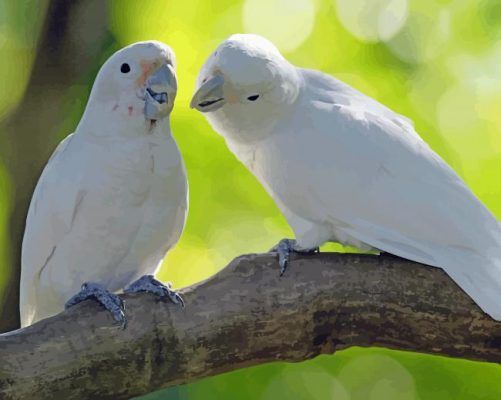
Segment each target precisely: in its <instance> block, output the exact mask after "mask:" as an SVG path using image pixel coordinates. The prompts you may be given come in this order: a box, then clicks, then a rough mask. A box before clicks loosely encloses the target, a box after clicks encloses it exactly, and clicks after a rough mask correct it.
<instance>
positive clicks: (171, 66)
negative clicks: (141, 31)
mask: <svg viewBox="0 0 501 400" xmlns="http://www.w3.org/2000/svg"><path fill="white" fill-rule="evenodd" d="M176 93H177V81H176V73H175V56H174V52H173V51H172V50H171V49H170V47H169V46H167V45H165V44H164V43H161V42H158V41H146V42H138V43H134V44H131V45H130V46H127V47H125V48H123V49H121V50H119V51H117V52H116V53H115V54H113V55H112V56H111V57H110V58H109V59H108V60H107V61H106V62H105V63H104V65H103V66H102V67H101V70H100V71H99V73H98V75H97V78H96V81H95V82H94V86H93V88H92V93H91V97H90V99H89V102H88V105H87V108H86V115H84V119H85V120H86V122H87V123H89V120H99V121H100V123H101V124H102V126H103V125H104V128H103V127H102V126H101V128H99V127H94V128H95V129H112V130H120V129H123V127H124V126H128V127H130V128H140V129H142V128H143V127H148V126H149V128H151V126H152V125H154V124H155V123H156V122H157V121H158V120H161V119H163V118H165V117H167V116H168V115H169V114H170V112H171V111H172V108H173V107H174V99H175V97H176ZM85 117H86V118H85ZM92 122H93V121H92ZM93 125H94V124H93ZM114 127H115V128H118V129H113V128H114ZM129 130H134V129H129Z"/></svg>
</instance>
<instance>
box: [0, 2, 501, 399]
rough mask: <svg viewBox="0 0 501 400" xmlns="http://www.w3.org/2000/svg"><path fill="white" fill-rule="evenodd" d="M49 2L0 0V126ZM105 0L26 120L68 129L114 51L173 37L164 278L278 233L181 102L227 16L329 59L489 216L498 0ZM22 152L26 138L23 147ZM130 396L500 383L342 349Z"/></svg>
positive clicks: (14, 102) (336, 395)
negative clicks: (82, 48) (173, 158)
mask: <svg viewBox="0 0 501 400" xmlns="http://www.w3.org/2000/svg"><path fill="white" fill-rule="evenodd" d="M47 4H48V2H47V1H28V0H23V1H17V2H13V1H9V0H0V54H1V56H2V61H1V62H0V126H1V123H2V121H6V120H7V119H8V118H9V117H10V116H11V115H12V114H13V112H14V111H15V110H16V108H17V107H19V106H22V101H23V97H24V96H25V95H27V93H25V90H26V87H27V85H28V82H29V78H30V74H31V71H32V65H33V62H34V59H35V55H36V49H37V38H38V37H39V35H40V30H41V29H40V27H41V26H42V23H43V21H44V18H45V15H46V10H47ZM108 5H109V7H108V13H107V15H106V21H107V22H106V23H107V29H108V33H109V37H110V38H111V40H110V41H109V44H108V46H106V48H105V49H103V50H102V52H101V53H100V54H93V55H92V56H93V59H94V60H95V61H94V65H93V67H92V68H91V70H89V71H87V73H86V74H84V75H85V76H86V78H85V81H84V82H82V81H81V80H80V81H75V84H74V85H73V86H70V87H68V88H67V93H68V102H67V105H66V106H65V107H64V109H63V110H61V123H60V124H59V125H58V126H57V127H54V129H53V130H51V131H49V132H36V135H37V136H38V137H40V136H42V139H43V138H44V136H43V135H46V138H47V139H49V138H50V139H51V140H55V139H57V140H60V139H62V138H63V137H64V136H66V135H67V134H68V133H70V131H71V130H72V129H74V127H75V126H76V123H77V122H78V120H79V118H80V115H81V112H82V110H83V107H84V106H85V100H86V97H87V95H88V93H89V90H90V87H91V85H92V82H93V78H94V76H95V73H96V71H97V69H98V68H99V66H100V64H101V63H102V62H103V61H104V60H105V59H106V57H107V56H108V55H109V54H110V53H111V52H112V51H114V50H116V49H117V48H119V47H121V46H123V45H126V44H129V43H131V42H134V41H138V40H146V39H157V40H161V41H164V42H166V43H168V44H169V45H170V46H171V47H172V48H173V49H174V51H175V52H176V54H177V60H178V79H179V93H178V97H177V100H176V105H175V109H174V112H173V114H172V117H171V120H172V127H173V131H174V136H175V138H176V140H177V142H178V144H179V146H180V148H181V151H182V153H183V156H184V159H185V162H186V166H187V169H188V175H189V182H190V214H189V218H188V221H187V225H186V229H185V231H184V234H183V236H182V239H181V241H180V243H179V244H178V246H177V247H176V248H175V249H174V250H173V251H172V252H171V253H170V254H169V256H168V257H167V259H166V261H165V263H164V265H163V266H162V269H161V271H160V274H159V277H160V278H161V279H163V280H170V281H172V282H173V283H174V286H176V287H181V286H186V285H189V284H191V283H193V282H196V281H198V280H201V279H204V278H206V277H208V276H210V275H212V274H214V273H215V272H217V271H218V270H219V269H220V268H222V267H223V266H224V265H226V264H227V262H228V261H229V260H231V259H232V258H234V257H235V256H237V255H239V254H242V253H249V252H261V251H264V250H266V249H268V248H269V247H271V245H273V244H274V243H276V242H277V241H278V240H279V239H280V238H282V237H286V236H291V231H290V229H289V227H288V226H287V224H286V222H285V220H284V219H283V217H282V216H281V215H280V213H279V212H278V210H277V208H276V206H275V205H274V204H273V202H272V201H271V199H270V198H269V197H268V195H267V194H266V193H265V192H264V190H263V189H262V188H261V186H260V185H259V184H258V183H257V181H256V180H255V179H254V178H253V177H252V176H251V175H250V174H249V173H248V172H247V171H246V170H245V168H244V167H243V166H242V165H241V164H239V163H238V162H237V161H236V160H235V158H234V157H233V156H232V155H231V154H230V153H229V151H228V150H227V149H226V147H225V145H224V141H223V140H222V139H221V138H220V137H219V136H218V135H217V134H216V133H215V132H213V131H212V130H211V128H210V127H209V125H208V124H207V123H206V121H205V120H204V118H203V116H202V115H200V114H199V113H197V112H194V111H192V110H190V109H189V107H188V103H189V100H190V97H191V95H192V93H193V90H194V79H195V76H196V74H197V72H198V69H199V67H200V66H201V65H202V63H203V62H204V60H205V58H206V57H207V56H208V55H209V53H210V51H211V50H213V48H214V47H215V46H216V45H217V44H218V43H219V42H220V41H221V40H223V39H224V38H226V37H227V36H229V35H230V34H232V33H236V32H245V31H247V32H254V33H261V34H263V35H265V36H267V37H268V38H269V39H271V40H272V41H274V42H275V43H276V44H277V45H278V46H279V48H281V50H282V51H283V53H284V55H285V56H286V57H287V58H288V59H289V60H290V61H292V62H293V63H295V64H297V65H300V66H303V67H309V68H316V69H321V70H323V71H325V72H328V73H331V74H333V75H335V76H337V77H338V78H340V79H342V80H344V81H346V82H347V83H349V84H351V85H353V86H355V87H357V88H358V89H360V90H362V91H363V92H365V93H367V94H368V95H371V96H373V97H375V98H376V99H378V100H379V101H381V102H382V103H384V104H386V105H387V106H389V107H390V108H392V109H394V110H396V111H398V112H400V113H402V114H404V115H406V116H408V117H410V118H412V119H413V120H414V121H415V124H416V128H417V130H418V132H419V133H420V134H421V136H422V137H423V138H424V139H425V140H426V141H427V142H428V143H430V145H431V146H432V147H433V148H434V149H435V150H436V151H437V152H438V153H439V154H440V155H441V156H442V157H443V158H445V159H446V160H447V161H448V162H449V163H450V164H451V165H452V166H453V167H454V168H455V169H456V171H458V172H459V174H460V175H461V176H462V177H463V178H464V179H465V180H466V182H467V183H468V184H469V186H470V187H471V188H472V189H473V191H474V192H475V193H476V194H477V195H478V196H479V197H480V198H481V199H482V201H483V202H484V203H485V204H486V205H487V206H488V207H489V209H490V210H491V211H492V212H493V213H495V214H496V215H497V216H498V219H499V217H500V216H501V185H500V184H499V176H500V171H501V113H500V112H499V110H500V108H501V77H500V76H501V74H500V73H501V41H500V39H501V0H478V1H472V0H289V1H285V0H245V1H242V0H220V1H202V0H195V1H183V2H181V1H174V0H171V1H166V0H148V1H134V0H117V1H110V2H109V3H108ZM89 9H90V10H91V11H89V13H90V14H89V15H88V24H93V21H94V18H95V17H96V16H94V15H92V7H89ZM86 18H87V17H86ZM76 34H78V32H76ZM85 39H86V38H85V37H82V40H85ZM44 50H45V49H40V51H44ZM68 62H71V60H68ZM0 134H2V131H1V129H0ZM38 140H40V139H38ZM0 144H1V146H2V149H0V150H2V151H1V152H0V153H1V154H3V156H2V159H1V160H0V260H1V263H0V294H1V293H2V292H3V291H5V290H6V285H7V284H8V279H9V277H10V274H11V272H12V269H11V268H12V266H11V263H10V259H11V254H12V250H11V247H10V246H11V242H10V236H9V228H8V225H7V221H8V218H9V215H10V213H11V210H12V207H13V199H14V198H15V197H14V196H15V192H16V185H17V184H18V183H16V182H13V180H12V177H11V176H10V174H9V172H8V168H7V167H8V165H9V164H8V163H9V157H8V156H5V154H8V149H9V145H10V144H9V143H8V142H6V141H5V140H2V138H1V137H0ZM32 156H35V155H34V154H25V157H26V159H27V160H29V159H30V157H32ZM416 218H419V216H416ZM325 249H330V250H337V251H345V250H346V249H343V248H341V246H338V245H328V246H326V247H325ZM0 302H1V296H0ZM144 398H145V399H160V398H173V399H176V398H179V399H208V398H209V399H210V398H219V399H235V398H238V399H261V398H262V399H272V398H287V399H324V398H325V399H327V398H329V399H330V398H332V399H340V400H345V399H352V400H356V399H360V400H362V399H371V400H379V399H380V400H392V399H399V400H407V399H421V400H428V399H437V400H438V399H440V400H446V399H451V400H452V399H454V400H456V399H465V400H467V399H499V398H501V367H499V366H497V365H488V364H483V363H473V362H467V361H462V360H449V359H445V358H441V357H432V356H424V355H419V354H412V353H401V352H395V351H389V350H383V349H351V350H347V351H342V352H339V353H338V354H336V355H333V356H322V357H318V358H316V359H314V360H310V361H307V362H304V363H300V364H283V363H280V364H270V365H265V366H260V367H255V368H249V369H245V370H241V371H236V372H233V373H229V374H225V375H221V376H217V377H214V378H208V379H204V380H202V381H200V382H197V383H193V384H190V385H185V386H182V387H178V388H172V389H168V390H166V391H162V392H158V393H154V394H151V395H148V396H145V397H144Z"/></svg>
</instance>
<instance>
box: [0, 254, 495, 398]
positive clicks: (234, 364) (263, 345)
mask: <svg viewBox="0 0 501 400" xmlns="http://www.w3.org/2000/svg"><path fill="white" fill-rule="evenodd" d="M182 292H183V296H184V299H185V301H186V308H185V309H180V308H178V307H177V306H175V305H173V304H170V303H166V302H163V301H159V300H157V299H155V298H154V297H153V296H152V295H149V294H135V295H125V296H123V298H124V299H125V302H126V312H127V316H128V320H129V324H128V327H127V328H126V329H125V330H122V329H120V328H118V327H116V326H114V325H112V319H111V316H110V315H109V314H108V313H107V312H105V311H104V310H102V309H101V308H100V306H99V305H98V304H97V303H95V302H92V301H87V302H84V303H82V304H80V305H77V306H76V307H74V308H73V309H71V310H69V311H67V312H63V313H61V314H59V315H57V316H55V317H52V318H49V319H47V320H43V321H40V322H38V323H36V324H35V325H33V326H31V327H28V328H25V329H23V330H19V331H16V332H13V333H11V334H7V335H3V336H0V360H1V362H0V398H1V399H32V398H33V399H35V398H36V399H46V398H47V399H48V398H51V399H53V398H64V399H84V398H88V399H94V398H104V399H126V398H129V397H131V396H137V395H140V394H144V393H148V392H151V391H153V390H156V389H160V388H162V387H168V386H173V385H178V384H181V383H186V382H192V381H194V380H196V379H199V378H202V377H205V376H210V375H215V374H220V373H222V372H226V371H231V370H235V369H238V368H242V367H247V366H251V365H256V364H261V363H266V362H271V361H276V360H283V361H301V360H306V359H309V358H312V357H315V356H317V355H319V354H322V353H327V354H330V353H333V352H334V351H336V350H339V349H343V348H347V347H350V346H382V347H387V348H393V349H400V350H409V351H416V352H425V353H433V354H440V355H445V356H452V357H461V358H467V359H472V360H482V361H490V362H496V363H499V362H501V323H499V322H495V321H493V320H492V319H490V318H489V317H488V316H487V315H485V314H484V313H483V312H482V311H481V310H480V309H479V308H478V307H477V306H476V305H475V304H474V303H473V301H472V300H471V299H470V298H469V297H468V296H467V295H466V294H465V293H464V292H463V291H462V290H461V289H460V288H459V287H458V286H457V285H456V284H454V283H453V282H452V281H451V279H450V278H448V277H447V276H446V275H445V273H444V272H443V271H442V270H440V269H437V268H432V267H427V266H423V265H420V264H416V263H413V262H410V261H407V260H403V259H400V258H397V257H393V256H389V255H384V256H369V255H355V254H344V255H343V254H335V253H325V254H320V255H314V256H297V257H295V258H294V261H293V262H292V264H291V266H290V268H289V270H288V271H287V272H286V274H285V276H283V277H279V274H278V266H277V261H276V258H275V257H274V256H272V255H270V254H261V255H247V256H242V257H239V258H237V259H236V260H234V261H233V262H232V263H231V264H230V265H229V266H228V267H227V268H225V269H224V270H222V271H221V272H220V273H218V274H217V275H215V276H213V277H212V278H210V279H208V280H207V281H205V282H203V283H201V284H198V285H194V286H192V287H189V288H186V289H184V290H183V291H182Z"/></svg>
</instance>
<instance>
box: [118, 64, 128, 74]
mask: <svg viewBox="0 0 501 400" xmlns="http://www.w3.org/2000/svg"><path fill="white" fill-rule="evenodd" d="M120 72H121V73H122V74H128V73H129V72H130V65H129V64H127V63H123V64H122V65H121V66H120Z"/></svg>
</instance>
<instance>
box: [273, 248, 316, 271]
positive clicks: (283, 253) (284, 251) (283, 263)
mask: <svg viewBox="0 0 501 400" xmlns="http://www.w3.org/2000/svg"><path fill="white" fill-rule="evenodd" d="M270 252H273V253H277V254H278V264H279V265H280V276H282V275H283V274H284V273H285V270H286V269H287V267H288V266H289V257H290V254H291V253H298V254H313V253H319V252H320V249H319V248H318V247H314V248H312V249H303V248H301V247H299V246H298V245H297V243H296V241H295V240H294V239H282V240H281V241H280V242H278V244H277V245H276V246H275V247H273V248H272V249H271V250H270Z"/></svg>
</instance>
